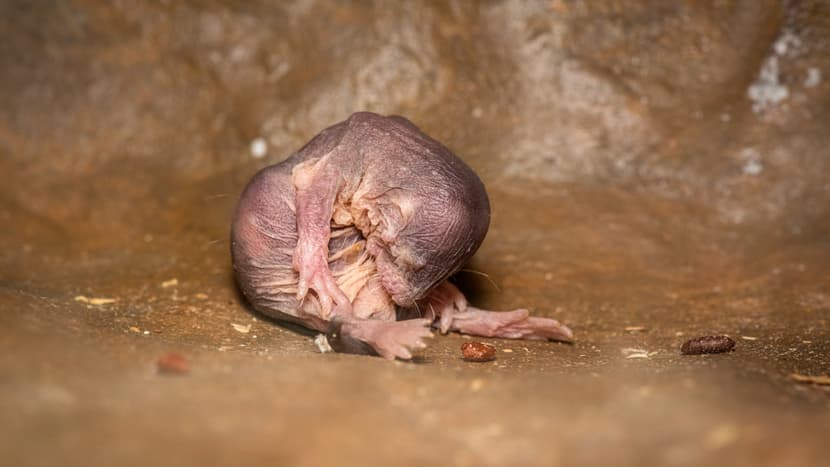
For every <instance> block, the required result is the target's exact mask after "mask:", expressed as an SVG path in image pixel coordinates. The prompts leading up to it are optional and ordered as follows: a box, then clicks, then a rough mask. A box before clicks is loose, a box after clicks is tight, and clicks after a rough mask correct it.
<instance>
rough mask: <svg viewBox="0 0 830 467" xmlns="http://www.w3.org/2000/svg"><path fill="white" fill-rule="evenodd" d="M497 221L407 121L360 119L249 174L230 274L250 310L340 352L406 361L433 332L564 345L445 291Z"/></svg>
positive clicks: (462, 175) (475, 181)
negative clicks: (322, 338)
mask: <svg viewBox="0 0 830 467" xmlns="http://www.w3.org/2000/svg"><path fill="white" fill-rule="evenodd" d="M489 223H490V205H489V201H488V199H487V193H486V192H485V190H484V185H483V184H482V183H481V180H479V178H478V176H477V175H476V174H475V173H474V172H473V170H472V169H470V167H468V166H467V165H466V164H465V163H464V162H463V161H461V159H459V158H458V157H456V156H455V155H453V154H452V153H451V152H450V151H449V150H448V149H447V148H445V147H444V146H443V145H441V144H440V143H438V142H437V141H435V140H433V139H432V138H430V137H429V136H427V135H425V134H424V133H423V132H421V131H420V130H419V129H418V128H417V127H416V126H415V125H413V124H412V123H411V122H410V121H409V120H407V119H405V118H403V117H399V116H389V117H383V116H380V115H376V114H373V113H368V112H359V113H355V114H353V115H352V116H351V117H349V118H348V119H347V120H345V121H343V122H341V123H338V124H336V125H334V126H332V127H329V128H327V129H325V130H323V131H322V132H321V133H320V134H318V135H317V136H315V137H314V138H313V139H312V140H311V141H310V142H308V143H307V144H306V145H305V146H304V147H303V148H302V149H300V150H299V151H297V152H296V153H294V154H293V155H291V156H290V157H289V158H288V159H286V160H285V161H283V162H281V163H279V164H276V165H272V166H270V167H266V168H265V169H263V170H261V171H260V172H259V173H257V174H256V175H255V176H254V178H253V179H252V180H251V181H250V183H249V184H248V186H247V188H246V189H245V191H244V192H243V194H242V196H241V198H240V201H239V205H238V207H237V210H236V214H235V217H234V220H233V227H232V254H233V265H234V270H235V272H236V278H237V281H238V283H239V286H240V288H241V290H242V292H243V294H244V295H245V297H246V298H247V299H248V300H249V301H250V303H251V304H252V305H253V306H254V308H255V309H256V310H258V311H260V312H262V313H264V314H266V315H269V316H272V317H274V318H277V319H281V320H286V321H291V322H295V323H299V324H301V325H303V326H305V327H307V328H310V329H313V330H317V331H320V332H322V333H328V336H329V338H330V340H331V341H333V342H332V344H333V345H332V347H334V348H335V350H342V351H358V352H359V351H374V352H376V353H377V354H379V355H381V356H382V357H385V358H388V359H394V358H402V359H409V358H411V357H412V353H411V351H412V350H413V349H418V348H422V347H424V346H425V344H424V342H423V338H425V337H429V336H431V335H432V334H431V332H430V326H435V327H437V328H438V329H439V330H440V331H441V332H442V333H447V332H449V331H458V332H462V333H467V334H473V335H479V336H487V337H502V338H511V339H556V340H562V341H570V340H571V339H572V333H571V331H570V329H568V328H567V327H566V326H564V325H562V324H560V323H559V322H557V321H556V320H553V319H549V318H539V317H531V316H529V315H528V311H527V310H524V309H519V310H513V311H508V312H494V311H487V310H482V309H478V308H474V307H472V306H470V305H469V304H468V303H467V300H466V299H465V298H464V296H463V295H462V293H461V292H460V291H459V290H458V289H457V288H456V287H455V286H454V285H452V284H451V283H450V282H448V280H447V279H448V278H449V277H450V276H451V275H452V274H454V273H456V272H457V271H458V270H459V269H460V268H461V267H462V266H463V265H464V263H465V262H466V261H467V260H468V259H469V258H470V257H471V256H472V255H473V253H475V251H476V250H477V249H478V247H479V245H480V244H481V242H482V240H484V236H485V234H486V233H487V228H488V226H489ZM406 318H410V319H406ZM361 349H362V350H361Z"/></svg>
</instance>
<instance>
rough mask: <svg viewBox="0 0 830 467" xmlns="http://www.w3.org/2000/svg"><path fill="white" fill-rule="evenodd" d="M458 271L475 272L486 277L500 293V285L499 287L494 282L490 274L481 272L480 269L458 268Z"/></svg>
mask: <svg viewBox="0 0 830 467" xmlns="http://www.w3.org/2000/svg"><path fill="white" fill-rule="evenodd" d="M458 272H469V273H471V274H476V275H479V276H482V277H484V278H486V279H487V281H488V282H490V283H491V284H492V285H493V287H495V289H496V291H497V292H499V293H501V287H499V285H498V284H496V282H495V281H494V280H493V279H491V278H490V275H489V274H487V273H484V272H481V271H476V270H474V269H460V270H459V271H458Z"/></svg>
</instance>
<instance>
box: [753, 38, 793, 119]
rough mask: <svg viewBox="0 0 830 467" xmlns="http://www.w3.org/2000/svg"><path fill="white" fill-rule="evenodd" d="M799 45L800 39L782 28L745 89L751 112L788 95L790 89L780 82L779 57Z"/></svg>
mask: <svg viewBox="0 0 830 467" xmlns="http://www.w3.org/2000/svg"><path fill="white" fill-rule="evenodd" d="M800 46H801V39H799V38H798V37H797V36H796V35H795V34H794V33H793V32H792V31H790V30H784V31H783V32H782V33H781V35H780V36H779V37H778V39H777V40H776V41H775V43H774V44H773V45H772V51H773V53H772V54H771V55H770V56H769V57H767V59H766V60H764V63H763V64H761V70H760V71H759V72H758V78H756V79H755V81H754V82H753V83H752V85H750V86H749V89H748V90H747V96H748V97H749V99H750V100H751V101H752V111H753V112H755V113H756V114H758V113H762V112H764V111H765V110H768V109H770V108H772V107H775V106H776V105H777V104H778V103H779V102H781V101H783V100H784V99H786V98H787V97H789V95H790V90H789V89H788V88H787V86H785V85H784V84H782V83H781V71H780V66H779V59H781V58H784V57H786V56H787V55H788V54H792V53H794V52H795V50H796V49H798V48H799V47H800Z"/></svg>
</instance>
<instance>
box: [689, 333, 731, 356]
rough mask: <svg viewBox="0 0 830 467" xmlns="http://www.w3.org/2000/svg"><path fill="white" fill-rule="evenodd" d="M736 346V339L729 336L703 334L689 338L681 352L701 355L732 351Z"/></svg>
mask: <svg viewBox="0 0 830 467" xmlns="http://www.w3.org/2000/svg"><path fill="white" fill-rule="evenodd" d="M734 348H735V341H734V340H732V338H730V337H729V336H703V337H695V338H694V339H689V340H687V341H686V342H685V343H684V344H683V346H682V347H680V352H682V353H683V354H684V355H700V354H705V353H724V352H731V351H732V350H733V349H734Z"/></svg>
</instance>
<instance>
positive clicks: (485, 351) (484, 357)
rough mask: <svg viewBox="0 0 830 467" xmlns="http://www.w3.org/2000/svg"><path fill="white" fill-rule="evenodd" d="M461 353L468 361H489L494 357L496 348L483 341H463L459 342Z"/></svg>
mask: <svg viewBox="0 0 830 467" xmlns="http://www.w3.org/2000/svg"><path fill="white" fill-rule="evenodd" d="M461 353H462V354H463V355H464V360H467V361H468V362H489V361H490V360H495V358H496V348H495V347H493V346H492V345H490V344H485V343H484V342H465V343H463V344H461Z"/></svg>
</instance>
